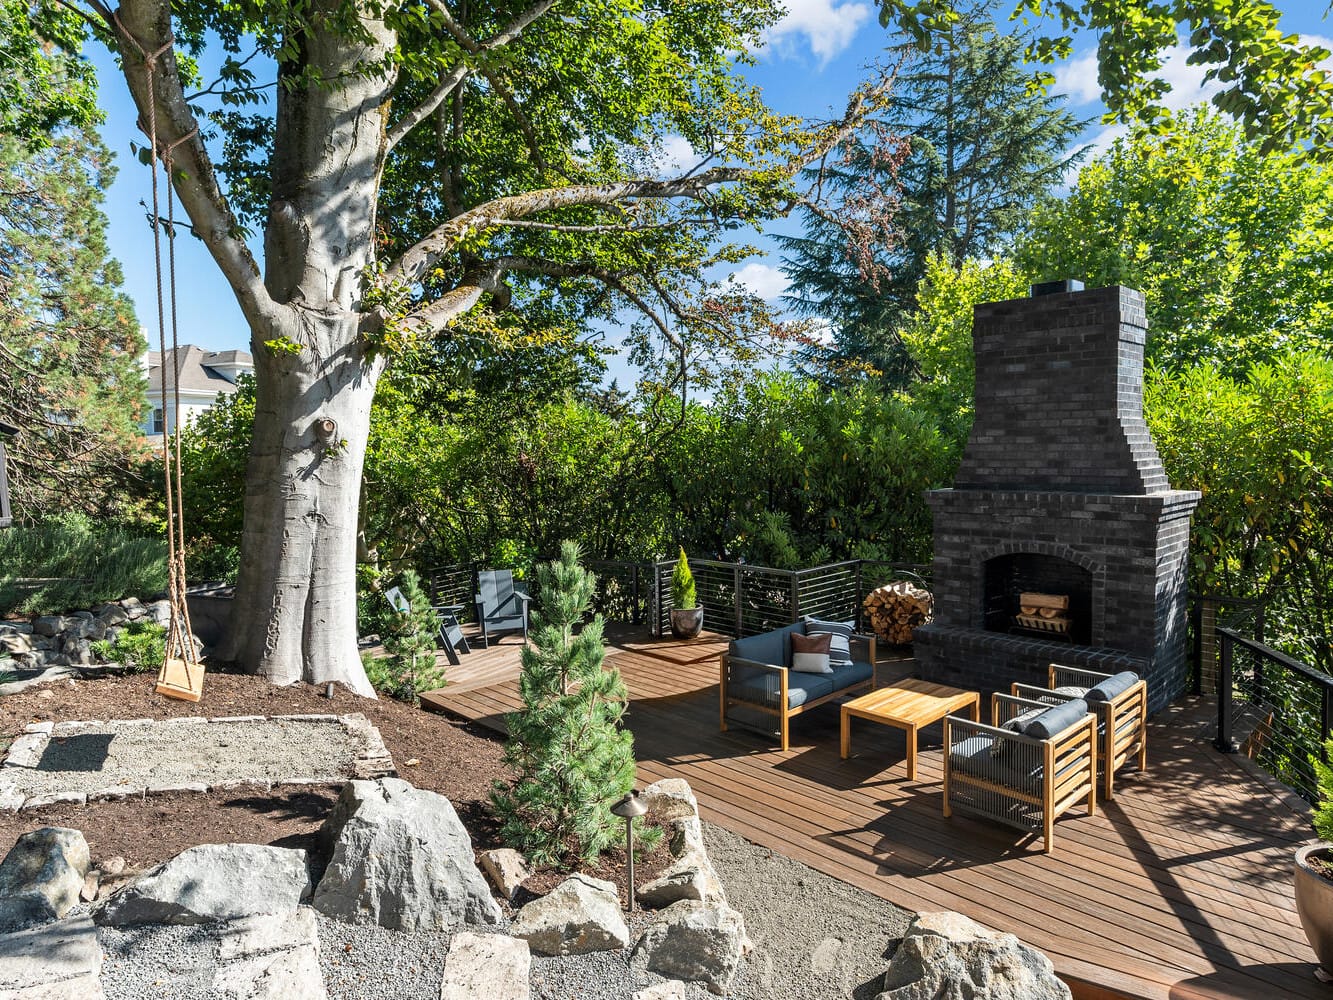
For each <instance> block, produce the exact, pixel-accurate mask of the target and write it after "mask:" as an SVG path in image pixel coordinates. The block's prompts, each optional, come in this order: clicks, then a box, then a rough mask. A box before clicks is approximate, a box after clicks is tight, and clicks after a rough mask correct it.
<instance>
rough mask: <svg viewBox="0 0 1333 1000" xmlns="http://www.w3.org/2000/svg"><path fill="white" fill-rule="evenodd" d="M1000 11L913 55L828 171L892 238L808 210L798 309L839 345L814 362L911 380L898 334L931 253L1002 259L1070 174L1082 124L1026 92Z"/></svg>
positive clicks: (851, 203) (978, 15) (799, 259)
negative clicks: (851, 230)
mask: <svg viewBox="0 0 1333 1000" xmlns="http://www.w3.org/2000/svg"><path fill="white" fill-rule="evenodd" d="M993 6H994V5H993V3H989V2H987V3H981V4H978V5H976V6H975V8H973V9H970V10H968V11H967V12H965V13H963V14H962V15H960V18H959V20H958V21H957V22H955V23H954V24H952V25H951V26H949V27H948V28H947V29H944V30H941V31H939V32H938V33H937V34H936V35H935V36H934V37H933V38H932V46H931V47H930V48H929V49H928V50H926V51H924V52H920V53H917V54H915V55H914V56H909V58H908V61H907V63H906V65H905V66H904V67H903V69H902V70H901V71H900V72H899V73H898V75H897V77H896V80H895V83H894V87H893V89H892V91H891V92H890V93H889V94H888V96H887V97H886V99H885V101H884V108H883V110H882V111H881V112H880V113H879V114H877V115H876V116H875V117H874V120H873V121H872V122H871V123H869V126H868V127H867V128H864V129H863V130H862V132H861V133H860V135H859V138H860V140H861V141H860V143H859V144H858V145H857V146H856V147H855V149H854V150H853V151H852V153H851V155H850V156H848V157H847V159H846V161H845V163H844V164H843V165H842V166H841V167H840V168H839V169H838V170H837V171H836V172H834V173H832V174H831V175H830V178H829V180H830V181H831V182H832V183H833V184H834V185H835V186H836V189H837V192H838V196H839V197H840V198H841V200H842V201H843V203H844V205H845V207H847V208H849V209H850V210H851V211H852V212H854V213H855V212H857V211H858V210H861V211H871V212H878V214H879V216H880V218H881V219H882V220H883V221H882V224H881V226H880V227H879V228H880V229H881V237H883V236H887V238H881V239H880V240H879V241H878V242H877V245H875V244H876V241H875V239H874V234H873V230H868V231H867V232H866V233H864V234H862V236H861V242H859V243H855V242H849V239H848V236H847V234H846V231H845V225H844V224H841V223H839V222H837V221H836V218H837V216H835V215H834V214H832V213H829V212H826V211H823V210H806V211H805V212H804V222H805V232H804V233H803V234H802V235H801V236H799V237H794V238H789V239H787V240H785V241H784V244H783V245H784V249H785V250H786V252H787V253H786V257H785V262H784V270H785V272H786V274H787V275H788V276H789V277H790V278H791V279H792V286H793V288H794V290H795V293H794V295H793V299H794V305H795V306H796V308H797V309H798V310H799V311H801V312H803V313H805V314H808V315H813V316H820V317H823V318H826V319H828V320H830V321H831V322H832V325H833V343H832V345H831V347H830V348H828V349H824V348H812V349H810V350H809V351H807V352H806V355H807V362H811V361H815V360H822V362H823V363H824V364H826V365H832V366H833V367H834V368H835V369H836V368H838V367H841V366H847V365H850V364H853V363H856V362H858V361H861V362H869V363H870V364H871V365H872V366H873V367H875V368H877V369H879V370H880V371H882V372H884V373H885V375H886V378H887V379H888V381H889V382H890V383H891V384H896V385H903V384H906V383H907V382H909V381H911V379H912V377H913V376H914V375H915V374H916V373H915V370H914V369H913V366H912V364H911V354H910V352H908V351H906V350H905V349H904V346H903V344H902V342H901V339H900V327H901V325H902V324H903V322H904V321H905V320H906V319H907V317H908V316H910V315H911V313H912V312H913V310H914V309H915V308H916V300H917V286H918V284H919V282H920V281H921V279H922V278H923V277H924V276H925V270H926V261H927V259H928V257H929V256H930V255H931V254H933V253H940V254H943V255H944V256H945V257H946V258H948V259H949V260H950V261H952V263H953V264H954V266H955V267H958V266H961V264H962V262H963V260H965V259H966V258H969V257H975V258H982V257H989V256H993V255H994V254H995V253H996V252H998V250H999V249H1000V248H1001V247H1002V246H1004V245H1005V243H1006V242H1007V240H1008V238H1009V237H1010V236H1011V235H1012V234H1013V233H1014V232H1016V231H1017V230H1018V229H1019V228H1020V227H1021V226H1022V224H1023V223H1024V221H1025V220H1026V218H1027V213H1028V210H1029V209H1030V208H1031V206H1032V205H1033V204H1034V203H1035V202H1036V201H1037V199H1039V198H1040V197H1041V196H1043V195H1044V194H1045V193H1046V192H1047V190H1048V189H1050V188H1051V187H1052V186H1054V185H1056V184H1058V183H1059V181H1060V180H1061V177H1062V175H1063V173H1064V171H1065V170H1066V168H1067V167H1068V166H1069V162H1070V157H1069V154H1068V152H1067V150H1068V149H1069V145H1070V142H1071V140H1072V139H1073V138H1074V136H1075V135H1076V134H1077V132H1078V130H1079V129H1080V128H1081V127H1082V126H1081V123H1079V122H1077V121H1076V120H1075V119H1074V118H1073V116H1072V115H1070V114H1069V113H1068V112H1067V111H1065V110H1064V108H1063V107H1062V103H1063V102H1062V99H1061V98H1057V97H1053V96H1051V95H1050V94H1048V93H1047V92H1046V91H1045V90H1041V89H1039V90H1033V89H1032V88H1031V87H1030V86H1029V84H1030V82H1031V74H1030V73H1029V71H1028V70H1027V68H1026V67H1025V66H1024V64H1023V45H1024V43H1023V39H1022V38H1021V36H1018V35H1012V34H1000V33H999V32H998V31H997V30H996V27H995V25H994V23H993V22H992V21H991V20H990V13H991V9H992V7H993ZM895 141H897V142H900V143H902V144H903V146H902V148H901V149H899V150H894V149H893V148H892V144H893V143H894V142H895ZM886 142H887V143H888V144H889V148H888V149H886V148H885V144H886ZM870 200H878V201H880V203H881V204H880V205H879V206H878V207H877V208H873V209H872V208H870V207H869V206H868V205H867V204H866V203H867V202H868V201H870ZM884 229H887V230H888V233H887V234H885V233H884V232H883V230H884Z"/></svg>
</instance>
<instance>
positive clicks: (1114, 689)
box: [1084, 670, 1139, 702]
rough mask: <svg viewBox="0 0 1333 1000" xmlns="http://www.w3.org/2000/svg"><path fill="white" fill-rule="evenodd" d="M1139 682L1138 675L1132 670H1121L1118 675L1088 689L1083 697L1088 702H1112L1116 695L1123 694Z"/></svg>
mask: <svg viewBox="0 0 1333 1000" xmlns="http://www.w3.org/2000/svg"><path fill="white" fill-rule="evenodd" d="M1138 682H1139V675H1138V674H1136V673H1134V671H1132V670H1122V671H1120V673H1118V674H1116V675H1114V676H1112V677H1108V678H1106V680H1104V681H1102V682H1101V683H1100V684H1097V685H1096V686H1095V687H1090V688H1088V693H1087V694H1086V695H1084V697H1085V698H1087V699H1088V701H1090V702H1092V701H1112V700H1114V699H1115V698H1116V697H1117V696H1118V695H1122V694H1124V693H1125V692H1126V691H1128V690H1129V689H1130V688H1132V687H1133V686H1134V685H1135V684H1137V683H1138Z"/></svg>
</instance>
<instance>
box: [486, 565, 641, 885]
mask: <svg viewBox="0 0 1333 1000" xmlns="http://www.w3.org/2000/svg"><path fill="white" fill-rule="evenodd" d="M581 556H582V553H581V551H580V549H579V546H578V545H577V544H576V543H574V542H565V543H564V544H563V545H561V547H560V558H559V559H556V560H554V561H552V562H550V563H547V564H545V565H543V566H539V567H538V568H537V591H536V595H535V598H534V607H533V611H532V623H533V628H532V631H531V633H530V642H529V644H528V645H527V646H525V647H524V649H523V651H522V654H521V656H522V664H523V667H522V673H521V675H520V677H519V692H520V694H521V695H522V698H523V708H522V709H521V710H520V711H518V712H513V713H511V714H509V715H508V716H506V718H505V721H506V723H507V725H508V728H509V741H508V743H507V744H506V747H505V759H506V761H507V762H508V763H509V765H510V766H511V767H513V769H514V770H515V772H516V773H517V778H516V780H515V781H514V783H513V784H512V786H510V785H506V784H504V783H500V782H497V784H496V786H495V789H494V791H493V792H492V801H493V802H494V804H495V809H496V812H497V814H498V815H499V817H500V820H501V823H502V830H501V833H502V836H503V837H504V839H505V840H506V841H508V842H509V843H511V844H513V845H514V846H515V847H517V848H518V849H520V850H522V851H524V852H525V853H527V855H528V856H529V857H530V858H531V859H532V860H533V861H536V862H538V863H555V862H560V861H563V860H566V859H568V858H571V857H573V856H575V855H577V856H580V857H582V858H583V859H585V860H587V861H591V860H593V859H595V858H596V857H597V855H599V854H601V853H602V852H603V851H605V850H606V849H607V848H609V847H611V846H613V845H614V844H615V843H616V842H617V841H618V839H619V833H620V830H621V821H620V820H618V819H616V818H615V817H614V816H612V815H611V811H610V807H611V805H612V804H613V803H614V802H615V801H616V800H617V799H619V798H620V797H621V796H623V795H625V794H626V793H627V792H629V790H630V789H631V788H632V787H633V786H634V739H633V736H632V735H631V734H630V732H629V731H628V730H627V729H625V728H623V726H622V725H621V720H622V717H623V716H624V714H625V705H626V699H627V693H626V690H625V684H624V681H623V680H622V679H621V677H620V671H618V670H615V669H610V670H608V669H605V666H604V662H603V661H604V658H605V653H606V651H605V648H604V646H603V639H602V629H603V625H604V622H603V619H602V617H601V616H600V615H598V616H597V617H595V618H593V619H592V621H590V622H588V623H587V624H585V625H583V627H582V628H581V629H578V628H577V626H578V625H579V623H580V622H581V621H582V620H583V618H584V616H585V614H586V613H587V612H588V610H589V607H590V606H591V603H592V597H593V591H594V586H595V583H596V580H595V578H594V576H593V575H592V574H591V573H589V572H588V571H587V570H585V569H584V568H583V567H582V566H580V565H579V560H580V558H581Z"/></svg>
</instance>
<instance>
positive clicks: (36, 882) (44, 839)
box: [0, 826, 89, 933]
mask: <svg viewBox="0 0 1333 1000" xmlns="http://www.w3.org/2000/svg"><path fill="white" fill-rule="evenodd" d="M88 860H89V859H88V842H87V841H86V840H84V839H83V834H82V833H80V832H79V831H78V830H69V829H66V828H65V827H59V826H46V827H42V829H40V830H33V831H31V832H29V833H25V834H23V836H21V837H19V839H18V840H17V841H16V842H15V844H14V846H13V847H12V848H10V851H9V853H8V854H6V855H5V860H4V861H0V933H8V932H10V931H17V930H22V929H23V928H25V927H33V926H35V925H37V924H45V923H49V922H50V921H52V920H59V919H60V918H61V917H63V916H64V915H65V914H66V913H68V912H69V911H70V908H71V907H73V906H74V904H75V903H77V902H78V901H79V893H80V892H81V891H82V889H83V880H84V877H85V876H86V875H87V874H88Z"/></svg>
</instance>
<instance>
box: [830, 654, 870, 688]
mask: <svg viewBox="0 0 1333 1000" xmlns="http://www.w3.org/2000/svg"><path fill="white" fill-rule="evenodd" d="M874 673H875V668H874V667H872V666H871V665H870V664H869V663H865V662H864V661H857V662H854V663H843V664H839V665H838V666H836V667H834V668H833V673H832V675H831V676H830V677H829V680H831V681H832V682H833V690H834V691H841V690H842V689H843V688H849V687H851V686H852V685H853V684H860V683H861V682H862V681H868V680H870V678H871V676H873V675H874Z"/></svg>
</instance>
